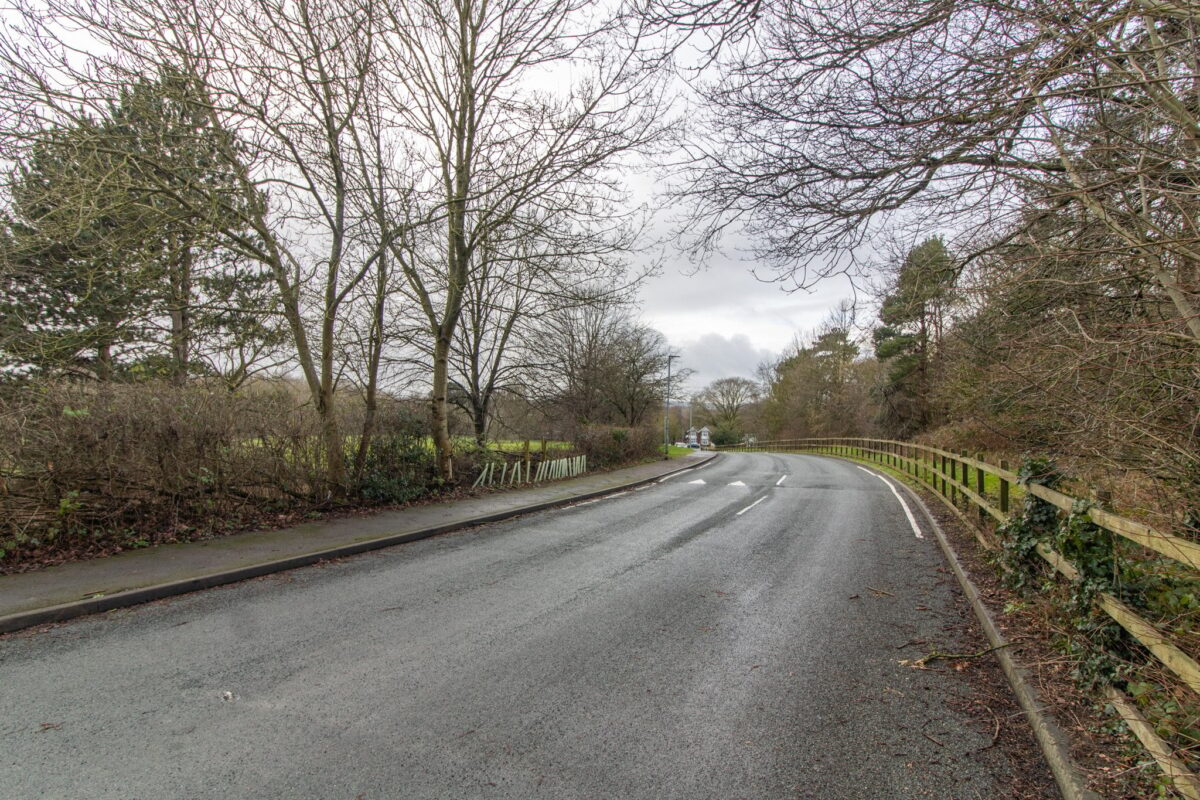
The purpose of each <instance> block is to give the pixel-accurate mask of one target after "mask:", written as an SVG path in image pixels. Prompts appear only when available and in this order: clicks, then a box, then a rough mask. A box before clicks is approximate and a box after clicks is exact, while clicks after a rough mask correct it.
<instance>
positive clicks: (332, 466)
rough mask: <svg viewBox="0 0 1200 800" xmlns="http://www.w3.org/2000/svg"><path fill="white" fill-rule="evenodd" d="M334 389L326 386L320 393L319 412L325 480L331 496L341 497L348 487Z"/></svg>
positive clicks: (343, 445) (343, 444)
mask: <svg viewBox="0 0 1200 800" xmlns="http://www.w3.org/2000/svg"><path fill="white" fill-rule="evenodd" d="M335 412H336V408H335V407H334V396H333V389H332V388H331V387H328V386H327V387H325V388H323V389H322V390H321V393H320V402H319V403H318V404H317V413H318V415H319V416H320V418H321V440H322V443H323V445H324V447H325V480H326V483H327V484H328V485H327V487H326V489H327V491H328V493H329V497H330V498H341V497H342V496H344V494H345V488H346V456H345V451H344V447H345V443H344V442H343V441H342V431H341V427H340V426H339V425H338V421H337V414H336V413H335Z"/></svg>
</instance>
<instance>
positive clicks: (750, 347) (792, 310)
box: [641, 255, 851, 394]
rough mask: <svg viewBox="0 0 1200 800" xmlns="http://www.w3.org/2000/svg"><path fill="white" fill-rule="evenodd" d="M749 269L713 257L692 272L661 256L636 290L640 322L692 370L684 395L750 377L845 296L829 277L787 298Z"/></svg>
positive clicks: (845, 287) (844, 287)
mask: <svg viewBox="0 0 1200 800" xmlns="http://www.w3.org/2000/svg"><path fill="white" fill-rule="evenodd" d="M753 266H754V265H753V264H751V263H747V262H738V261H736V260H735V259H732V258H726V259H714V263H713V265H712V266H710V267H709V268H708V269H706V270H703V271H700V272H696V273H695V274H692V269H691V266H690V264H689V263H688V261H687V260H686V257H684V256H681V255H680V256H676V257H675V258H674V259H673V260H672V259H671V258H668V261H667V264H666V265H665V266H664V268H663V270H662V274H661V275H659V276H658V277H655V278H652V279H650V280H649V281H648V282H647V283H646V284H645V285H644V286H643V288H642V292H641V297H642V318H643V319H644V320H645V321H646V323H647V324H649V325H651V326H652V327H654V328H656V329H657V330H659V331H661V332H662V333H663V334H664V335H665V336H666V337H667V340H668V341H669V342H670V344H671V351H672V352H674V353H679V354H680V356H681V358H680V359H679V360H678V361H676V362H675V365H676V366H677V367H678V366H683V367H687V368H689V369H692V370H695V375H693V376H692V378H691V379H690V380H689V381H688V386H687V388H688V389H690V390H691V391H692V392H694V391H697V390H699V389H700V388H702V387H703V386H705V385H706V384H708V383H710V382H712V381H714V380H716V379H717V378H727V377H743V378H754V377H755V370H756V368H757V367H758V365H759V364H760V363H761V362H763V361H765V360H768V359H774V358H777V357H778V356H779V354H780V353H782V352H783V351H784V350H785V349H786V348H787V347H788V345H790V344H791V343H792V340H793V338H794V337H795V336H796V335H800V336H801V337H804V335H805V334H807V333H809V332H811V331H812V330H813V329H814V328H816V327H817V326H818V325H819V324H820V323H821V321H822V320H824V319H825V317H826V316H827V315H828V314H829V312H830V310H831V309H833V307H834V306H836V305H837V304H838V302H839V301H840V300H842V299H844V298H848V297H850V295H851V289H850V285H849V283H848V282H847V281H845V280H836V279H833V280H829V281H825V282H822V283H821V284H820V285H818V286H817V288H816V290H815V291H813V292H811V293H809V292H794V293H788V292H785V291H783V290H782V289H781V288H780V287H779V285H778V284H774V283H764V282H762V281H760V280H758V279H757V278H755V277H754V275H753V274H751V268H752V267H753ZM689 393H690V392H689ZM672 394H674V392H672Z"/></svg>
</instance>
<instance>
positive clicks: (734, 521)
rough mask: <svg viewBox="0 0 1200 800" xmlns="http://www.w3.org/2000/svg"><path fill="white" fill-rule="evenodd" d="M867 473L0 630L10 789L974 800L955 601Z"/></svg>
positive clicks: (654, 507)
mask: <svg viewBox="0 0 1200 800" xmlns="http://www.w3.org/2000/svg"><path fill="white" fill-rule="evenodd" d="M941 566H942V561H941V555H940V553H939V552H938V549H937V545H936V543H935V542H934V541H933V539H932V537H927V538H924V539H920V538H917V536H916V535H915V533H914V530H913V529H912V527H911V526H910V523H909V521H908V520H907V519H906V517H905V514H904V512H903V509H902V508H901V504H900V502H899V501H898V499H897V497H896V496H895V495H894V494H893V492H892V491H891V489H890V488H889V487H888V486H887V485H886V484H885V482H884V481H882V480H881V479H880V478H879V477H877V476H876V475H874V474H872V473H869V472H867V471H865V470H863V469H860V468H858V467H855V466H854V465H852V464H849V463H846V462H843V461H838V460H835V459H827V458H821V457H816V456H797V455H786V456H785V455H774V454H729V455H726V456H723V457H722V458H720V459H718V460H717V461H715V462H713V463H711V464H709V465H706V466H704V467H702V468H700V469H697V470H693V471H690V472H687V473H683V474H682V475H679V476H678V477H672V478H669V479H667V480H665V481H662V482H659V483H655V484H651V485H649V486H647V487H644V488H642V489H639V490H634V491H629V492H625V493H622V494H620V495H617V496H612V497H609V498H605V499H601V500H595V501H590V502H587V503H581V504H577V505H574V506H570V507H567V508H563V509H558V510H555V511H549V512H541V513H538V514H533V515H529V516H527V517H524V518H521V519H517V520H511V521H508V522H505V523H499V524H494V525H486V526H481V527H479V528H475V529H472V530H469V531H463V532H460V533H456V534H449V535H445V536H440V537H437V538H434V539H429V540H425V541H422V542H416V543H413V544H408V545H403V546H400V547H395V548H391V549H388V550H382V551H378V552H375V553H370V554H366V555H363V556H358V557H355V558H351V559H346V560H343V561H339V562H336V563H330V564H325V565H321V566H317V567H310V568H305V569H300V570H294V571H292V572H288V573H283V574H280V575H276V576H271V577H268V578H263V579H259V580H255V581H248V582H245V583H242V584H238V585H235V586H231V587H226V588H222V589H215V590H210V591H206V592H198V593H195V594H192V595H187V596H183V597H179V598H175V599H172V600H168V601H162V602H159V603H155V604H152V605H148V606H143V607H139V608H134V609H127V610H122V611H114V612H110V613H108V614H106V615H102V616H97V617H91V618H85V619H81V620H78V621H75V622H73V623H70V624H66V625H62V626H59V627H56V628H53V629H51V630H49V631H46V632H42V633H26V634H17V635H12V636H8V637H5V638H3V639H0V797H12V798H26V797H52V798H148V799H149V798H227V797H261V798H307V797H311V798H347V800H350V799H351V798H363V800H374V799H376V798H512V799H513V800H516V799H520V800H526V799H527V798H537V797H546V798H604V800H620V799H621V798H630V799H631V800H632V799H641V798H647V800H648V799H649V798H655V799H656V800H658V799H661V798H688V799H693V798H722V800H726V799H732V798H756V799H757V798H764V799H765V798H797V797H800V798H809V797H811V798H822V799H823V800H824V799H826V798H881V800H882V799H884V798H887V799H889V800H890V799H891V798H917V797H935V798H956V799H958V798H964V799H965V798H975V797H980V798H987V797H992V796H994V795H995V794H997V791H996V789H997V786H1000V785H1002V784H1003V782H1004V781H1006V779H1007V778H1008V777H1010V776H1007V775H1005V774H1004V770H1005V769H1007V766H1006V764H1007V762H1005V761H1004V759H1003V758H1002V757H1001V756H999V755H998V754H997V753H996V751H995V750H992V749H989V747H988V745H989V742H990V741H991V737H990V735H989V734H990V731H988V732H983V731H980V730H978V729H977V727H976V726H974V725H973V724H972V723H971V722H970V721H969V720H968V719H967V718H966V717H965V716H964V715H963V714H962V713H960V712H958V711H956V710H955V708H956V707H959V706H960V705H961V704H959V703H957V702H956V701H957V700H959V699H961V698H962V697H963V695H964V694H965V693H966V692H968V691H969V687H968V686H967V684H966V683H965V682H964V681H963V680H962V679H961V678H960V677H958V676H956V675H955V674H953V673H950V672H945V671H943V672H925V671H921V670H916V669H912V668H910V667H908V666H904V665H901V664H900V663H899V660H900V659H903V658H914V657H916V656H918V655H920V654H923V653H925V652H927V651H929V650H931V649H935V648H936V649H940V650H943V651H946V650H953V649H954V648H955V645H956V641H957V638H956V637H957V636H958V633H957V631H958V629H959V628H960V627H961V624H962V622H963V620H964V619H966V616H965V614H966V612H965V611H964V609H963V606H962V603H961V601H960V600H959V599H958V597H957V593H956V592H955V591H954V589H953V586H952V579H951V578H949V576H948V575H947V573H945V572H943V571H940V570H939V568H940V567H941Z"/></svg>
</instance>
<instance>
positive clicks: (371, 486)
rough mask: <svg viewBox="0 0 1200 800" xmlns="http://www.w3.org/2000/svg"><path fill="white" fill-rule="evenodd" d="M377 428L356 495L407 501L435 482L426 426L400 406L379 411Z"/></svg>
mask: <svg viewBox="0 0 1200 800" xmlns="http://www.w3.org/2000/svg"><path fill="white" fill-rule="evenodd" d="M381 411H382V413H381V414H380V420H379V422H378V429H377V433H376V434H375V436H373V437H372V438H371V442H370V444H369V445H368V447H367V451H366V453H365V457H364V459H363V465H362V470H361V477H360V478H359V479H358V486H357V494H358V495H359V496H360V497H362V499H364V500H366V501H368V502H371V503H407V502H409V501H411V500H415V499H417V498H418V497H421V496H423V495H425V494H428V492H429V490H430V488H431V487H432V486H433V484H434V482H435V480H434V479H435V472H436V470H435V469H434V459H433V453H432V451H431V450H430V449H429V447H428V446H427V444H426V430H427V426H426V425H425V423H424V421H423V420H420V419H418V418H416V417H415V416H413V415H412V414H411V413H409V412H408V411H407V410H406V409H404V408H402V407H385V409H384V410H381Z"/></svg>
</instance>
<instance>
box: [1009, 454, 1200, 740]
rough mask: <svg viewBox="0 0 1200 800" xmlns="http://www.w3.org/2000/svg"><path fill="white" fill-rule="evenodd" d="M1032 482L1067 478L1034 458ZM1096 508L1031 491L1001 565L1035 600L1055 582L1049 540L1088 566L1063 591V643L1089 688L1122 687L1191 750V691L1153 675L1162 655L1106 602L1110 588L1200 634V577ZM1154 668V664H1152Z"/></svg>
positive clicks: (1178, 630)
mask: <svg viewBox="0 0 1200 800" xmlns="http://www.w3.org/2000/svg"><path fill="white" fill-rule="evenodd" d="M1018 476H1019V478H1020V482H1021V484H1022V485H1024V486H1029V485H1041V486H1046V487H1048V488H1052V489H1053V488H1057V487H1058V486H1060V485H1061V484H1062V483H1064V482H1065V481H1066V479H1067V478H1066V476H1065V475H1063V473H1062V472H1061V471H1060V470H1059V469H1058V468H1057V467H1056V465H1055V464H1054V463H1052V462H1051V461H1049V460H1047V459H1041V458H1027V459H1025V460H1024V461H1023V462H1022V464H1021V466H1020V469H1019V470H1018ZM1095 505H1096V503H1095V502H1094V501H1091V500H1082V499H1081V500H1077V501H1076V502H1075V504H1074V505H1073V506H1072V508H1071V511H1070V513H1068V514H1066V515H1061V514H1060V513H1059V511H1058V509H1057V508H1056V507H1055V506H1054V505H1052V504H1050V503H1048V502H1046V501H1045V500H1042V499H1041V498H1038V497H1036V496H1034V495H1033V494H1032V493H1030V492H1027V493H1026V494H1025V496H1024V499H1023V503H1022V507H1021V513H1020V514H1018V515H1016V516H1014V517H1012V518H1011V519H1009V520H1008V521H1006V522H1004V523H1002V524H1001V525H999V526H998V527H997V529H996V533H997V536H998V538H999V540H1000V543H1001V550H1000V553H999V555H998V557H997V563H998V565H999V566H1000V567H1001V570H1002V576H1003V578H1004V582H1005V583H1006V585H1008V587H1009V588H1011V589H1013V590H1014V591H1016V592H1018V593H1020V594H1022V595H1023V596H1026V597H1030V596H1033V595H1040V596H1045V595H1046V594H1047V593H1048V592H1049V590H1050V589H1051V588H1052V587H1053V586H1054V585H1056V584H1058V581H1057V579H1056V578H1055V576H1054V575H1053V571H1052V568H1051V567H1050V565H1049V564H1048V563H1047V562H1046V560H1045V559H1044V558H1042V557H1041V556H1040V555H1039V553H1038V546H1039V545H1044V546H1046V547H1049V548H1051V549H1053V550H1054V551H1056V552H1057V553H1058V554H1059V555H1060V556H1062V557H1063V559H1065V560H1066V561H1068V562H1069V563H1070V564H1072V565H1073V566H1074V567H1075V568H1076V569H1077V570H1078V573H1079V577H1078V580H1076V581H1073V582H1071V583H1070V584H1069V585H1066V586H1065V587H1064V588H1065V589H1066V591H1067V595H1066V597H1065V598H1064V600H1063V601H1062V602H1061V603H1059V604H1058V606H1057V610H1058V611H1059V612H1060V613H1061V615H1062V618H1063V619H1064V620H1065V621H1066V622H1067V628H1068V631H1069V632H1068V633H1067V635H1066V636H1065V637H1064V638H1063V640H1062V641H1061V642H1060V646H1061V647H1062V648H1063V650H1064V652H1065V653H1066V654H1067V655H1069V656H1070V657H1071V658H1072V660H1073V661H1075V663H1076V667H1075V670H1074V676H1075V679H1076V681H1077V682H1078V683H1079V684H1080V685H1081V686H1082V687H1084V688H1086V689H1089V690H1095V689H1097V688H1098V687H1101V686H1104V685H1114V686H1117V687H1120V688H1122V689H1124V690H1125V691H1126V692H1127V693H1128V694H1130V695H1131V696H1132V697H1133V698H1134V699H1135V702H1136V703H1137V704H1138V706H1139V707H1140V708H1141V709H1142V710H1143V712H1144V713H1146V715H1147V716H1148V717H1150V718H1151V719H1153V720H1155V725H1156V727H1157V728H1158V732H1159V734H1160V735H1161V736H1164V737H1165V738H1168V739H1169V740H1174V741H1176V742H1177V743H1182V744H1183V745H1184V746H1185V747H1186V746H1189V745H1195V744H1196V743H1197V742H1200V713H1198V712H1200V709H1198V708H1197V707H1196V704H1195V703H1194V702H1193V699H1192V698H1191V697H1190V695H1187V693H1186V692H1182V691H1181V690H1179V689H1178V688H1177V687H1174V686H1173V685H1171V684H1172V683H1173V682H1170V681H1163V680H1160V679H1159V678H1158V677H1157V676H1155V675H1154V670H1153V668H1152V665H1154V664H1155V663H1156V662H1154V660H1153V658H1152V657H1151V656H1150V655H1149V654H1148V653H1147V652H1146V650H1145V649H1144V648H1143V647H1142V646H1141V645H1140V644H1139V643H1138V642H1137V641H1136V640H1135V639H1133V637H1131V636H1130V635H1129V633H1128V632H1126V631H1125V629H1124V628H1122V627H1121V626H1120V625H1119V624H1117V622H1116V621H1114V620H1113V619H1112V618H1111V617H1110V616H1108V614H1106V613H1105V612H1104V611H1103V610H1102V609H1101V607H1100V605H1099V602H1098V600H1099V598H1100V595H1101V594H1107V595H1110V596H1112V597H1114V598H1116V599H1118V600H1120V601H1121V602H1122V603H1124V604H1125V605H1127V606H1129V607H1131V608H1133V609H1134V610H1135V611H1137V612H1138V613H1139V614H1141V615H1143V616H1146V617H1148V618H1149V619H1151V620H1154V621H1155V623H1156V624H1157V625H1159V626H1160V627H1161V628H1163V629H1164V630H1167V631H1169V632H1171V633H1173V634H1175V635H1183V636H1187V635H1193V636H1194V635H1196V634H1197V633H1198V632H1200V630H1198V627H1197V624H1196V623H1197V618H1198V617H1200V613H1198V612H1200V577H1198V576H1196V575H1195V574H1194V573H1193V572H1191V571H1190V570H1188V569H1186V568H1183V567H1182V566H1181V565H1178V564H1176V563H1175V562H1173V561H1171V560H1170V559H1165V558H1161V557H1157V556H1153V557H1149V556H1145V555H1144V554H1141V555H1142V556H1143V557H1140V558H1139V557H1134V556H1135V555H1136V554H1135V552H1134V551H1135V550H1136V548H1133V547H1132V546H1131V545H1130V544H1128V543H1126V542H1125V541H1124V540H1122V539H1121V538H1120V537H1118V536H1117V535H1116V534H1114V533H1112V532H1111V531H1108V530H1105V529H1104V528H1101V527H1100V526H1098V525H1096V524H1095V523H1094V522H1092V520H1091V518H1090V516H1089V514H1088V512H1089V511H1090V510H1091V509H1092V508H1093V507H1094V506H1095ZM1147 667H1151V669H1149V670H1147V669H1146V668H1147Z"/></svg>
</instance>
